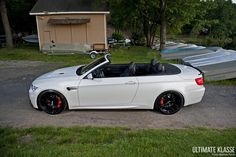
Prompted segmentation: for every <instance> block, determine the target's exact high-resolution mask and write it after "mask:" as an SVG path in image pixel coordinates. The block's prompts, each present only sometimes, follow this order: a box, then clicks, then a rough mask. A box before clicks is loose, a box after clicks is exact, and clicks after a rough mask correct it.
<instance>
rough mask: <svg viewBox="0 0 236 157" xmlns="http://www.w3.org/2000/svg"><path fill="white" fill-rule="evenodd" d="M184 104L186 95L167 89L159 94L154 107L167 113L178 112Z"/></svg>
mask: <svg viewBox="0 0 236 157" xmlns="http://www.w3.org/2000/svg"><path fill="white" fill-rule="evenodd" d="M183 105H184V97H183V96H182V94H180V93H179V92H176V91H167V92H164V93H162V94H161V95H159V96H158V98H157V99H156V101H155V104H154V109H155V110H158V111H160V112H161V113H163V114H165V115H171V114H175V113H176V112H178V111H179V110H180V109H181V108H182V107H183Z"/></svg>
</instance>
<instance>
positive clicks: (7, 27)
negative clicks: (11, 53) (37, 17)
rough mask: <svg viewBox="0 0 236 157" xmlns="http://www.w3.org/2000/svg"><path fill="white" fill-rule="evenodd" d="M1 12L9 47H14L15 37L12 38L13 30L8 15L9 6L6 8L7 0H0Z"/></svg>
mask: <svg viewBox="0 0 236 157" xmlns="http://www.w3.org/2000/svg"><path fill="white" fill-rule="evenodd" d="M0 13H1V17H2V23H3V27H4V31H5V34H6V41H7V47H8V48H13V39H12V32H11V27H10V24H9V21H8V16H7V8H6V1H5V0H0Z"/></svg>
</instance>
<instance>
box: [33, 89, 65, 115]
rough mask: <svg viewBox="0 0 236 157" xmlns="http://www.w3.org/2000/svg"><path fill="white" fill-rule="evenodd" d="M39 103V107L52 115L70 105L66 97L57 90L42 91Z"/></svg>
mask: <svg viewBox="0 0 236 157" xmlns="http://www.w3.org/2000/svg"><path fill="white" fill-rule="evenodd" d="M37 104H38V108H39V109H41V110H43V111H44V112H46V113H48V114H51V115H55V114H59V113H61V112H62V111H64V110H65V109H66V107H67V105H68V104H67V101H66V98H65V97H64V96H63V95H62V94H61V93H59V92H57V91H44V92H42V93H40V94H39V96H38V99H37Z"/></svg>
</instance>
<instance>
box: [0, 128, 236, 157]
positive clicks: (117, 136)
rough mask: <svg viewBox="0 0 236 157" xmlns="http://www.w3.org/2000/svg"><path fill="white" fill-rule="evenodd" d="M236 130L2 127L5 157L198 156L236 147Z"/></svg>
mask: <svg viewBox="0 0 236 157" xmlns="http://www.w3.org/2000/svg"><path fill="white" fill-rule="evenodd" d="M235 138H236V130H235V129H224V130H217V129H201V128H192V129H173V130H169V129H144V130H137V129H129V128H102V127H99V128H96V127H71V128H57V127H40V128H27V129H13V128H0V153H1V156H2V157H13V156H17V157H23V156H34V157H37V156H40V157H41V156H43V157H49V156H50V157H54V156H55V157H68V156H70V157H78V156H83V157H90V156H92V157H95V156H96V157H100V156H101V157H111V156H112V157H120V156H127V157H146V156H149V157H152V156H153V157H154V156H163V157H165V156H166V157H170V156H180V157H182V156H196V155H200V156H202V155H206V156H211V154H210V153H209V154H193V153H192V147H197V146H215V147H217V146H222V147H224V146H235V145H236V142H235V140H232V139H235Z"/></svg>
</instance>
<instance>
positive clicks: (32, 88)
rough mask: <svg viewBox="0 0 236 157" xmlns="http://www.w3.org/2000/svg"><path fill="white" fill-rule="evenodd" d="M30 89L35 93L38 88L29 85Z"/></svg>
mask: <svg viewBox="0 0 236 157" xmlns="http://www.w3.org/2000/svg"><path fill="white" fill-rule="evenodd" d="M30 89H31V90H32V91H33V92H34V91H36V90H37V89H38V87H36V86H34V85H31V86H30Z"/></svg>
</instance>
